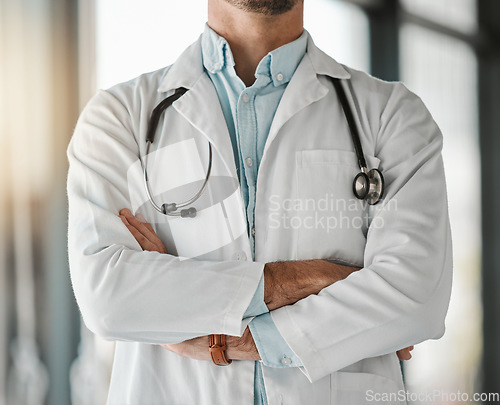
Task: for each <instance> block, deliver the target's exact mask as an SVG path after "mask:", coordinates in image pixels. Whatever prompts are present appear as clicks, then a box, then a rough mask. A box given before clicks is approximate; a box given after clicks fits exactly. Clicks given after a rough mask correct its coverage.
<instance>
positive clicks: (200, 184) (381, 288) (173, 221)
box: [68, 0, 452, 405]
mask: <svg viewBox="0 0 500 405" xmlns="http://www.w3.org/2000/svg"><path fill="white" fill-rule="evenodd" d="M302 13H303V4H302V2H301V1H300V0H281V1H277V0H276V1H273V0H268V1H262V0H261V1H258V0H209V18H208V25H207V27H206V29H205V32H204V33H203V35H202V36H201V37H200V40H199V41H197V42H196V43H195V44H193V45H192V46H191V47H189V48H188V49H187V50H186V51H185V52H184V53H183V54H182V55H181V56H180V57H179V59H178V60H177V62H176V63H175V64H173V65H172V66H170V67H167V68H165V69H161V70H159V71H156V72H153V73H149V74H145V75H143V76H140V77H139V78H137V79H134V80H132V81H130V82H127V83H124V84H120V85H117V86H115V87H113V88H111V89H109V90H106V91H101V92H99V93H98V94H97V95H96V96H95V97H94V98H93V99H92V100H91V101H90V103H89V104H88V105H87V107H86V108H85V110H84V112H83V113H82V115H81V117H80V119H79V122H78V124H77V127H76V130H75V134H74V136H73V138H72V141H71V143H70V146H69V148H68V157H69V161H70V170H69V175H68V197H69V209H70V214H69V215H70V216H69V255H70V266H71V277H72V282H73V288H74V292H75V296H76V298H77V301H78V304H79V306H80V310H81V312H82V316H83V319H84V321H85V323H86V324H87V326H88V327H89V328H90V329H91V330H92V331H93V332H94V333H96V334H99V335H101V336H103V337H104V338H107V339H110V340H115V341H117V344H116V352H115V359H114V365H113V374H112V379H111V387H110V393H109V398H108V404H116V405H118V404H120V405H121V404H141V405H142V404H144V405H150V404H151V405H153V404H235V403H238V404H320V405H323V404H356V405H357V404H363V403H371V402H374V401H376V400H377V399H380V400H384V401H385V402H384V401H379V402H382V403H397V404H399V403H404V398H402V397H401V395H398V394H401V391H400V390H404V386H403V383H402V377H401V372H400V367H399V362H398V357H399V358H400V359H408V358H409V357H410V354H409V348H407V349H403V348H405V347H408V346H411V345H413V344H416V343H419V342H422V341H424V340H426V339H432V338H439V337H441V336H442V335H443V333H444V318H445V315H446V311H447V307H448V302H449V296H450V289H451V269H452V263H451V241H450V232H449V223H448V213H447V200H446V187H445V181H444V173H443V165H442V160H441V147H442V136H441V134H440V132H439V129H438V128H437V126H436V124H435V123H434V121H433V120H432V117H431V116H430V114H429V113H428V111H427V110H426V108H425V107H424V105H423V104H422V102H421V101H420V99H419V98H418V97H416V96H415V95H414V94H412V93H411V92H409V91H408V90H407V89H406V88H405V87H404V86H403V85H402V84H400V83H387V82H383V81H380V80H377V79H374V78H372V77H370V76H369V75H367V74H365V73H362V72H359V71H355V70H353V69H350V68H348V67H345V66H343V65H340V64H339V63H337V62H336V61H335V60H333V59H331V58H330V57H329V56H327V55H326V54H324V53H323V52H321V51H320V50H319V49H318V48H316V46H315V45H314V43H313V42H312V39H311V38H310V37H309V35H308V33H307V32H306V31H304V30H303V27H302ZM332 79H339V80H340V82H341V83H342V88H343V89H344V91H345V94H346V95H347V101H348V103H349V105H350V106H351V107H352V110H353V111H354V121H355V124H356V127H357V128H358V130H359V137H360V142H361V144H362V147H363V151H364V158H365V159H366V161H367V165H368V169H372V168H373V169H379V170H380V171H381V172H382V173H383V176H384V179H385V182H384V194H383V196H382V199H381V200H380V201H379V202H378V203H377V204H376V205H370V204H367V202H366V201H365V200H360V199H358V198H356V197H355V196H354V194H353V186H352V182H353V178H354V177H355V176H356V175H357V174H358V172H359V171H360V169H359V167H358V161H357V155H356V153H355V148H354V146H353V138H352V137H351V134H350V130H349V125H347V122H346V116H345V115H344V111H343V109H342V106H341V103H340V101H339V97H338V93H337V91H336V90H335V88H334V85H333V81H332ZM179 88H184V89H186V91H185V92H182V94H181V93H177V96H178V98H177V96H176V98H177V99H176V100H175V101H174V102H173V103H172V104H171V106H169V107H168V108H167V109H166V110H165V111H164V112H163V113H162V115H161V117H160V119H159V121H158V126H157V128H156V130H155V135H154V142H153V143H151V144H149V143H148V142H147V141H146V138H147V136H148V128H150V127H151V125H150V118H151V114H152V111H153V110H154V109H155V107H156V106H157V105H158V104H159V103H160V102H162V101H163V100H165V99H166V98H168V97H170V96H172V95H174V94H176V91H177V90H178V89H179ZM148 145H149V146H148ZM144 167H146V169H147V178H148V185H149V188H150V194H151V196H148V193H147V192H146V190H145V187H144V180H143V169H144ZM205 183H206V184H205ZM199 191H202V193H201V194H200V195H199V198H196V199H195V201H194V202H193V203H192V204H191V205H192V208H195V209H196V216H195V217H193V218H190V217H188V218H183V217H181V216H180V215H176V213H177V211H175V210H174V211H173V215H165V213H161V212H158V211H156V210H155V209H154V208H153V206H152V204H151V198H150V197H152V200H153V201H156V202H158V203H159V205H163V204H172V203H174V202H177V203H178V202H182V201H186V200H189V199H190V197H192V196H193V195H197V193H198V192H199ZM124 207H125V208H126V209H123V208H124ZM118 214H119V215H120V218H119V217H118ZM209 335H210V336H211V338H209V337H208V336H209ZM224 339H225V340H226V341H225V345H224V343H223V342H222V343H221V342H220V340H224ZM214 340H215V344H214ZM219 343H220V344H219ZM210 345H212V353H213V356H211V354H210V351H209V346H210ZM224 349H225V350H224ZM396 352H397V354H396ZM212 360H213V361H212ZM231 360H232V363H231V364H229V365H227V366H224V367H219V366H216V365H215V364H213V363H214V362H215V363H218V364H227V363H230V362H231Z"/></svg>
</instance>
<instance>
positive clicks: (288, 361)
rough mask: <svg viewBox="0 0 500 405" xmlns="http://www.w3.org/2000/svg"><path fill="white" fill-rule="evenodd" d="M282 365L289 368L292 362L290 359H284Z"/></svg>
mask: <svg viewBox="0 0 500 405" xmlns="http://www.w3.org/2000/svg"><path fill="white" fill-rule="evenodd" d="M281 364H283V365H284V366H289V365H290V364H292V360H291V359H289V358H288V357H283V358H282V359H281Z"/></svg>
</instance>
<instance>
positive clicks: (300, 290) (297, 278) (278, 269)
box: [264, 259, 360, 311]
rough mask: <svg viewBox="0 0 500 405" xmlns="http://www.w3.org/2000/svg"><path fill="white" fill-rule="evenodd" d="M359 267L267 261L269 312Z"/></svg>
mask: <svg viewBox="0 0 500 405" xmlns="http://www.w3.org/2000/svg"><path fill="white" fill-rule="evenodd" d="M358 270H360V268H359V267H350V266H344V265H340V264H336V263H332V262H329V261H327V260H320V259H318V260H307V261H285V262H274V263H267V264H266V265H265V267H264V301H265V303H266V305H267V307H268V309H269V310H270V311H272V310H274V309H277V308H280V307H283V306H286V305H292V304H294V303H295V302H297V301H300V300H301V299H304V298H306V297H308V296H309V295H312V294H318V293H319V292H320V291H321V290H322V289H323V288H325V287H328V286H329V285H332V284H334V283H336V282H337V281H340V280H343V279H345V278H346V277H348V276H349V275H350V274H351V273H353V272H355V271H358Z"/></svg>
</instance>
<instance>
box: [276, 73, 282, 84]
mask: <svg viewBox="0 0 500 405" xmlns="http://www.w3.org/2000/svg"><path fill="white" fill-rule="evenodd" d="M276 80H277V81H279V82H281V81H282V80H283V74H282V73H278V74H277V75H276Z"/></svg>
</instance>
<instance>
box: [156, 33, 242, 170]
mask: <svg viewBox="0 0 500 405" xmlns="http://www.w3.org/2000/svg"><path fill="white" fill-rule="evenodd" d="M201 55H202V53H201V37H200V39H198V41H196V42H195V43H194V44H192V45H191V46H190V47H189V48H187V49H186V50H185V51H184V52H183V53H182V54H181V56H179V58H178V59H177V61H176V62H175V63H174V64H173V65H172V67H171V68H170V69H169V70H168V71H167V73H166V75H165V77H164V78H163V80H162V82H161V84H160V87H159V88H158V91H159V92H161V93H165V96H166V97H168V96H169V95H171V94H173V93H174V91H175V89H177V88H179V87H185V88H187V89H188V90H189V91H188V92H187V93H186V94H184V95H183V96H182V97H181V98H180V99H179V100H177V101H176V102H175V103H174V104H173V105H172V107H173V108H175V110H176V111H177V112H179V113H180V114H181V115H182V116H183V117H184V118H185V119H186V120H187V121H189V123H190V124H191V125H193V126H194V127H195V128H196V129H197V130H198V131H200V132H201V133H202V134H203V135H204V136H205V137H206V138H207V140H209V141H210V142H211V143H212V147H213V149H214V150H215V151H216V152H217V153H218V154H219V155H220V156H221V158H222V160H223V161H224V164H225V166H226V169H227V170H228V172H229V173H231V175H232V176H234V177H237V174H236V165H235V162H234V155H233V149H232V145H231V138H230V136H229V131H228V129H227V124H226V120H225V118H224V114H223V112H222V108H221V106H220V102H219V98H218V96H217V92H216V91H215V88H214V86H213V84H212V82H211V80H210V78H209V77H208V76H207V74H206V73H205V71H204V68H203V60H202V56H201Z"/></svg>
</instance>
